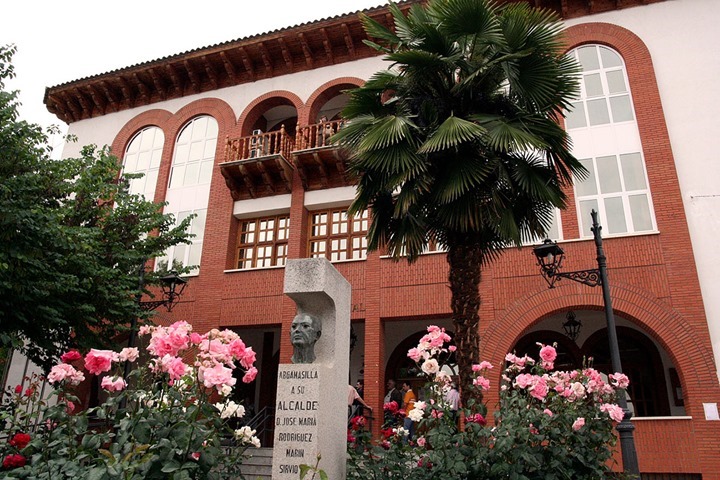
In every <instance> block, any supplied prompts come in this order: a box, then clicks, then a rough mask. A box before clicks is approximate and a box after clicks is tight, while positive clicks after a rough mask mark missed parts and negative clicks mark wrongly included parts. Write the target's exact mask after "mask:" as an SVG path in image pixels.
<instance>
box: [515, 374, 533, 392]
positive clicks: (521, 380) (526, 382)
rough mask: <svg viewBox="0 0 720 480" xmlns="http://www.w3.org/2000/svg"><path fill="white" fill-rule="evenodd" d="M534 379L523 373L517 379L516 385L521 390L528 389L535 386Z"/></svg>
mask: <svg viewBox="0 0 720 480" xmlns="http://www.w3.org/2000/svg"><path fill="white" fill-rule="evenodd" d="M533 378H534V377H533V376H532V375H530V374H529V373H523V374H521V375H518V376H517V377H516V378H515V385H516V386H518V387H520V388H527V387H529V386H531V385H532V384H533Z"/></svg>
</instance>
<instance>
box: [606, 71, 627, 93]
mask: <svg viewBox="0 0 720 480" xmlns="http://www.w3.org/2000/svg"><path fill="white" fill-rule="evenodd" d="M605 76H606V78H607V83H608V90H609V91H610V93H611V94H612V93H623V92H627V87H626V86H625V75H624V74H623V71H622V70H612V71H610V72H607V73H606V74H605Z"/></svg>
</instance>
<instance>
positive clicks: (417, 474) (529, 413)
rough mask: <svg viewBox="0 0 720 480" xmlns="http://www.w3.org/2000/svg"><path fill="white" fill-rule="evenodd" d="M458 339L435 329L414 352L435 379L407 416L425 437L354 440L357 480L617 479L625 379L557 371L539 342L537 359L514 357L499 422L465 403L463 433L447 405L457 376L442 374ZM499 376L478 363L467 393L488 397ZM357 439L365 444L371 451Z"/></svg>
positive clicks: (351, 469) (550, 351)
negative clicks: (617, 426)
mask: <svg viewBox="0 0 720 480" xmlns="http://www.w3.org/2000/svg"><path fill="white" fill-rule="evenodd" d="M449 340H450V338H449V336H447V335H446V334H445V332H444V330H443V329H441V328H438V327H435V326H431V327H428V333H427V335H425V336H424V337H423V338H422V339H421V340H420V343H419V344H418V346H417V347H416V348H413V349H410V351H409V352H408V357H409V358H411V359H412V360H414V361H415V362H417V364H418V366H419V367H420V371H422V372H424V373H425V378H426V381H427V383H426V387H425V388H424V390H423V391H424V393H425V398H424V401H418V402H416V403H415V408H414V409H413V410H411V411H409V412H407V415H408V416H409V417H410V418H411V419H412V420H413V421H415V422H417V423H416V429H415V430H416V432H417V434H416V437H415V438H414V439H413V440H411V441H409V442H408V441H406V440H405V439H403V438H402V436H401V435H399V434H398V432H399V429H386V430H384V431H383V433H384V435H383V438H382V440H381V441H380V442H379V443H378V444H372V443H371V442H370V441H369V440H368V439H367V438H366V437H361V436H359V435H353V439H354V440H355V441H354V442H353V443H352V448H349V449H348V451H349V455H350V462H349V465H348V478H350V479H358V480H359V479H363V480H366V479H376V480H381V479H382V480H385V479H387V478H388V477H390V478H413V480H421V479H428V480H430V479H437V478H453V479H467V480H471V479H472V480H485V479H488V480H489V479H504V478H517V479H528V480H535V479H548V480H549V479H560V478H572V479H587V480H590V479H600V478H608V477H610V476H612V474H611V472H612V469H611V466H612V460H611V459H612V452H613V446H614V445H615V442H616V437H615V434H614V432H613V426H614V425H613V422H618V421H620V420H621V419H622V413H623V412H622V409H620V407H618V406H617V405H616V404H615V396H616V393H617V389H620V388H626V387H627V385H628V380H627V377H626V376H625V375H622V374H612V375H610V376H609V377H605V376H603V375H602V374H601V373H600V372H598V371H597V370H594V369H593V368H591V367H590V366H586V367H585V368H583V369H581V370H576V371H569V372H565V371H554V370H553V369H554V362H555V359H556V357H557V352H556V351H555V348H554V347H553V346H551V345H542V344H538V347H539V352H538V353H539V355H538V356H539V360H538V361H536V360H535V359H533V358H530V357H528V356H522V357H519V356H516V355H514V354H508V355H507V356H506V358H505V361H506V368H505V369H504V371H503V373H502V376H501V379H502V380H501V385H500V386H499V387H500V402H499V404H498V405H497V408H495V412H494V416H493V421H492V422H489V421H487V418H486V415H487V408H486V406H485V405H484V404H482V403H480V402H475V403H472V402H473V401H472V400H471V404H469V405H464V408H463V413H464V418H465V422H464V425H463V428H462V429H460V428H458V425H457V423H456V421H455V420H454V416H453V415H452V412H451V411H450V409H449V405H448V404H447V402H446V401H445V394H446V393H447V391H448V389H449V383H450V377H449V376H448V375H447V374H445V373H444V372H443V369H442V367H443V364H444V363H445V362H446V361H447V358H448V357H449V354H450V353H451V351H452V346H451V345H448V344H447V342H449ZM492 369H493V366H492V365H491V364H490V363H488V362H481V363H479V364H477V365H474V366H473V368H472V371H473V378H472V379H471V380H472V381H470V382H468V383H469V384H467V385H463V388H470V389H476V390H478V392H477V393H479V394H480V393H482V392H484V391H487V390H488V389H490V388H491V384H490V380H489V378H488V377H489V371H491V370H492ZM606 378H607V379H608V380H606ZM623 394H624V392H623ZM476 397H477V398H481V396H480V395H477V396H476ZM399 433H402V432H399ZM358 439H364V440H365V441H364V443H363V444H362V447H363V448H359V446H358V443H359V441H360V440H358Z"/></svg>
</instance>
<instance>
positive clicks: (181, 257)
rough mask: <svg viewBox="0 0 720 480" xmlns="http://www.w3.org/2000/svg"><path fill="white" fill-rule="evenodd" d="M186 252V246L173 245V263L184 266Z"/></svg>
mask: <svg viewBox="0 0 720 480" xmlns="http://www.w3.org/2000/svg"><path fill="white" fill-rule="evenodd" d="M186 250H187V245H185V244H180V245H175V251H174V252H173V263H175V262H180V263H182V264H183V265H186V263H185V251H186Z"/></svg>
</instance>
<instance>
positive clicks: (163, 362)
mask: <svg viewBox="0 0 720 480" xmlns="http://www.w3.org/2000/svg"><path fill="white" fill-rule="evenodd" d="M159 366H160V370H161V371H163V372H166V373H167V374H168V375H169V376H170V380H171V381H175V380H180V379H181V378H182V377H183V375H185V373H186V372H187V369H188V366H187V365H186V364H185V362H183V360H182V358H180V357H173V356H171V355H165V356H164V357H162V358H161V359H160V365H159Z"/></svg>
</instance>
